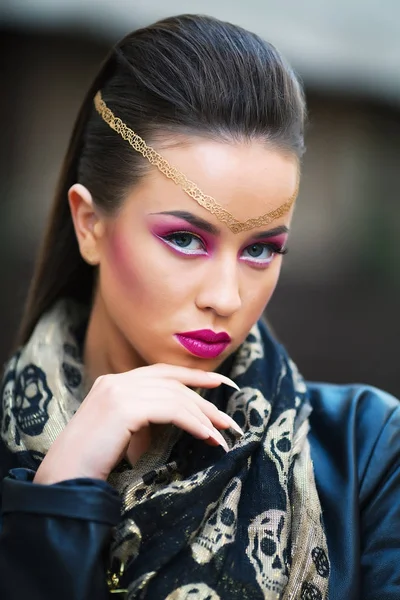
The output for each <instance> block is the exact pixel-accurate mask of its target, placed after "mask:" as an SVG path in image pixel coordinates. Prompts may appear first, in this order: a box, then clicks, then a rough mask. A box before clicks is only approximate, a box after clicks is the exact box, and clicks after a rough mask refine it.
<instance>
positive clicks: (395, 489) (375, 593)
mask: <svg viewBox="0 0 400 600" xmlns="http://www.w3.org/2000/svg"><path fill="white" fill-rule="evenodd" d="M360 492H361V493H360V498H361V503H360V526H361V548H360V551H361V595H360V598H362V599H363V600H377V599H378V598H379V599H382V600H398V599H399V598H400V407H398V408H396V409H395V410H394V411H393V412H392V413H391V415H390V416H389V418H388V420H387V421H386V423H385V425H384V427H383V429H382V431H381V433H380V435H379V437H378V439H377V441H376V443H375V445H374V448H373V451H372V453H371V455H370V459H369V464H368V467H367V469H366V473H365V477H364V478H363V480H362V481H361V490H360Z"/></svg>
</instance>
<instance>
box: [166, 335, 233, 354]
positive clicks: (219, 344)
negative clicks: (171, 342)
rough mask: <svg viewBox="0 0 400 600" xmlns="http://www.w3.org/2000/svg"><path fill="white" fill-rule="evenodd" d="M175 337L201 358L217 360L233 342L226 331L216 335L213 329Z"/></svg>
mask: <svg viewBox="0 0 400 600" xmlns="http://www.w3.org/2000/svg"><path fill="white" fill-rule="evenodd" d="M175 337H176V339H177V340H178V342H179V343H180V344H182V346H183V347H184V348H186V350H188V351H189V352H191V353H192V354H194V355H195V356H198V357H200V358H216V357H217V356H219V355H220V354H222V352H223V351H224V350H225V349H226V348H227V347H228V346H229V344H230V342H231V338H230V337H229V335H228V334H227V333H225V332H224V331H222V332H221V333H215V332H214V331H212V330H211V329H199V330H198V331H186V332H185V333H176V334H175Z"/></svg>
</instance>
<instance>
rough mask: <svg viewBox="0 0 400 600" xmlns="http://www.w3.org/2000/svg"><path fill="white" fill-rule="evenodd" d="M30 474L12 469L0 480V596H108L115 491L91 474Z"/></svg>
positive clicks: (37, 599) (12, 599)
mask: <svg viewBox="0 0 400 600" xmlns="http://www.w3.org/2000/svg"><path fill="white" fill-rule="evenodd" d="M34 474H35V473H34V471H30V470H29V469H22V468H15V469H12V470H11V471H10V472H9V474H8V475H7V476H6V477H5V478H4V480H3V484H2V506H1V513H2V524H1V530H0V598H1V599H4V600H21V598H29V599H30V600H53V599H54V598H57V600H94V599H96V600H106V599H107V600H108V598H109V597H110V596H109V591H108V586H107V577H106V573H107V561H108V556H107V554H108V548H109V542H110V536H111V530H112V527H113V526H114V525H116V524H117V522H118V521H119V518H120V499H119V496H118V494H117V493H116V492H115V491H114V490H113V489H112V488H111V486H109V485H108V484H107V483H105V482H103V481H99V480H91V479H74V480H69V481H63V482H61V483H57V484H54V485H37V484H34V483H33V482H32V480H33V477H34Z"/></svg>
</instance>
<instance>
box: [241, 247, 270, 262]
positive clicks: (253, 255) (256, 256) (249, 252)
mask: <svg viewBox="0 0 400 600" xmlns="http://www.w3.org/2000/svg"><path fill="white" fill-rule="evenodd" d="M275 253H276V252H275V251H274V250H273V249H272V248H271V247H270V246H267V245H266V244H262V243H258V244H252V245H251V246H247V248H245V249H244V250H243V254H242V256H243V258H244V259H246V260H248V261H249V262H253V263H257V264H259V265H267V264H269V263H270V262H271V261H272V259H273V258H274V256H275Z"/></svg>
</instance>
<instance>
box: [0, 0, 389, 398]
mask: <svg viewBox="0 0 400 600" xmlns="http://www.w3.org/2000/svg"><path fill="white" fill-rule="evenodd" d="M187 12H190V13H203V14H209V15H213V16H216V17H219V18H221V19H224V20H229V21H231V22H234V23H237V24H239V25H242V26H244V27H247V28H248V29H251V30H253V31H255V32H256V33H258V34H260V35H261V36H263V37H265V38H266V39H268V40H269V41H271V42H273V43H274V44H275V45H277V46H278V48H279V49H280V50H281V51H283V53H284V54H285V55H286V57H287V58H288V59H289V61H290V62H291V63H292V65H293V66H294V68H295V69H296V71H297V72H298V73H299V74H300V76H301V77H302V79H303V81H304V84H305V87H306V93H307V98H308V105H309V115H310V125H309V129H308V136H307V147H308V151H307V154H306V157H305V160H304V171H303V179H302V184H301V193H300V197H299V201H298V203H297V209H296V214H295V219H294V224H293V230H292V236H291V240H290V245H289V254H288V256H287V257H285V261H284V269H283V274H282V279H281V282H280V285H279V287H278V289H277V291H276V294H275V297H274V298H273V300H272V302H271V304H270V305H269V307H268V310H267V317H268V319H269V321H270V323H271V324H272V326H273V329H274V331H275V332H276V334H277V335H278V337H279V338H280V340H281V341H282V342H284V343H285V345H286V346H287V348H288V349H289V352H290V353H291V355H292V357H293V359H294V360H295V361H296V362H297V364H298V366H299V368H300V369H301V371H302V372H303V374H304V375H305V376H306V377H307V378H309V379H314V380H329V381H334V382H349V381H352V382H365V383H369V384H372V385H375V386H378V387H382V388H384V389H386V390H388V391H390V392H392V393H394V394H396V395H398V396H400V368H399V358H398V357H399V353H400V352H399V338H400V318H399V313H400V274H399V263H400V235H399V234H400V197H399V196H400V194H399V189H400V182H399V178H400V3H399V2H398V0H384V1H383V2H375V1H372V0H308V1H307V2H298V0H285V2H282V1H281V0H274V1H271V0H269V1H268V2H266V1H265V0H247V1H246V2H243V1H236V2H235V0H229V1H228V0H217V1H215V0H214V1H212V0H198V1H196V0H193V1H192V2H188V1H187V0H186V1H184V0H169V1H168V2H162V1H161V0H130V1H129V0H125V1H124V0H95V1H94V0H35V1H32V0H0V69H1V90H2V92H1V94H0V132H1V135H0V252H1V260H0V277H1V279H0V281H1V282H2V290H3V292H2V293H1V295H0V331H1V336H0V361H1V362H3V361H4V360H5V359H6V357H7V355H8V353H9V352H10V348H11V345H12V341H13V336H14V334H15V331H16V327H17V323H18V320H19V318H20V315H21V311H22V305H23V302H24V298H25V294H26V290H27V286H28V283H29V279H30V276H31V272H32V266H33V260H34V256H35V253H36V250H37V246H38V241H39V239H40V236H41V233H42V229H43V226H44V221H45V217H46V214H47V212H48V208H49V205H50V202H51V199H52V195H53V191H54V187H55V182H56V179H57V175H58V171H59V168H60V164H61V161H62V158H63V155H64V152H65V149H66V145H67V142H68V138H69V135H70V132H71V128H72V124H73V121H74V118H75V115H76V113H77V110H78V107H79V105H80V103H81V100H82V98H83V95H84V92H85V90H86V88H87V86H88V85H89V82H90V80H91V78H92V77H93V76H94V74H95V73H96V71H97V69H98V66H99V63H100V61H101V60H102V59H103V57H104V56H105V54H106V53H107V51H108V49H109V48H110V46H111V45H112V44H113V43H114V42H115V41H117V40H118V39H119V38H120V37H122V36H123V35H124V34H125V33H128V32H129V31H131V30H132V29H135V28H137V27H139V26H143V25H146V24H148V23H151V22H152V21H154V20H157V19H159V18H162V17H165V16H170V15H173V14H179V13H187Z"/></svg>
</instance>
